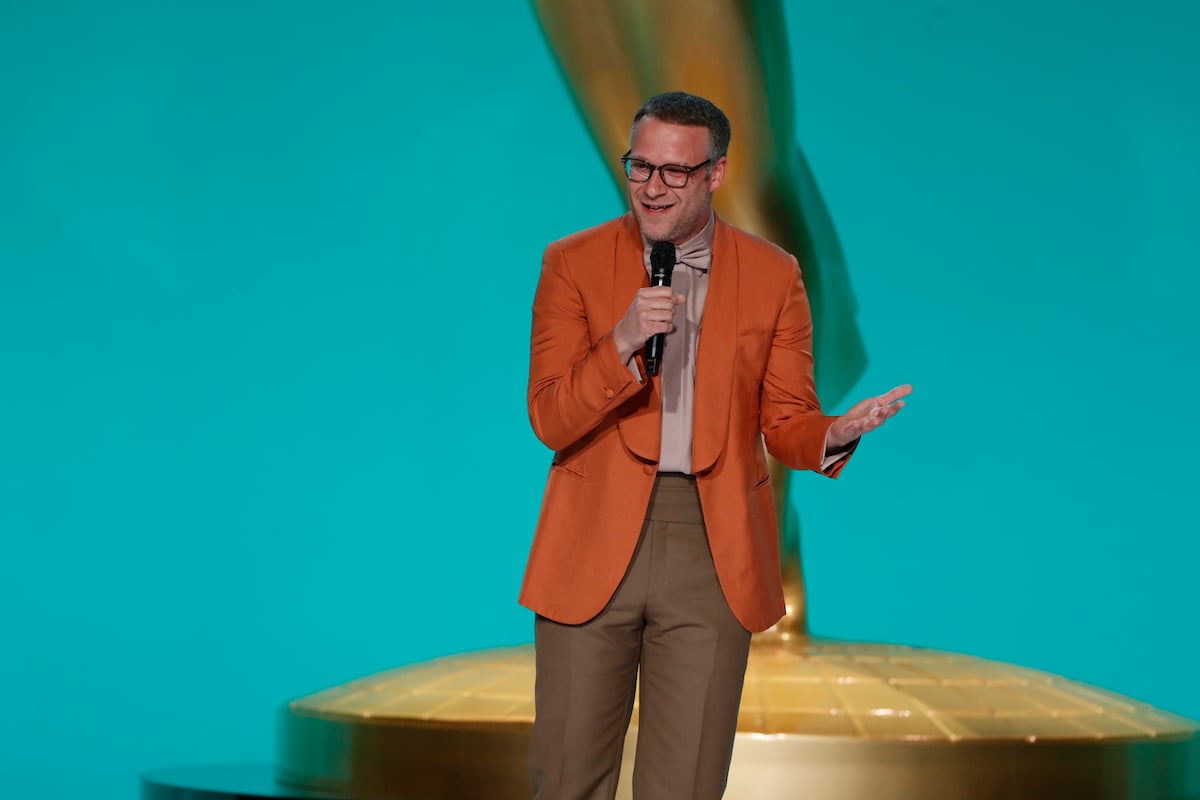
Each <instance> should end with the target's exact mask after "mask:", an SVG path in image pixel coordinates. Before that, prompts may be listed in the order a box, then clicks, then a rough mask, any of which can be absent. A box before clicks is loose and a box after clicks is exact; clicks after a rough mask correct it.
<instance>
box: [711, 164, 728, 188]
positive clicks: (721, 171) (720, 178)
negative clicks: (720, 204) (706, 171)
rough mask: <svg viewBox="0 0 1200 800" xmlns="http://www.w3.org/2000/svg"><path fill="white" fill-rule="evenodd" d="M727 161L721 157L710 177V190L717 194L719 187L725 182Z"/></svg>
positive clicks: (714, 165)
mask: <svg viewBox="0 0 1200 800" xmlns="http://www.w3.org/2000/svg"><path fill="white" fill-rule="evenodd" d="M726 161H727V159H726V158H725V156H721V157H720V158H718V159H717V163H715V164H713V166H712V174H711V175H709V177H708V190H709V191H710V192H715V191H716V190H717V187H718V186H720V185H721V184H722V183H724V182H725V163H726Z"/></svg>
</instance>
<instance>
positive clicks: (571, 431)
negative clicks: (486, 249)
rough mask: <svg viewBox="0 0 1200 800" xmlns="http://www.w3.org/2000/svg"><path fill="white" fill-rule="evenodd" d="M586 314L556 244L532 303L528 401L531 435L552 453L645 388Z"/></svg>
mask: <svg viewBox="0 0 1200 800" xmlns="http://www.w3.org/2000/svg"><path fill="white" fill-rule="evenodd" d="M586 309H587V304H586V303H585V297H584V290H583V288H582V287H581V285H580V283H579V282H578V281H576V280H575V278H574V276H573V275H572V274H571V269H570V266H569V264H568V257H567V252H566V250H565V249H564V247H563V246H562V244H561V243H559V242H555V243H554V244H551V245H550V246H549V247H547V248H546V252H545V254H544V255H543V256H542V273H541V277H540V278H539V279H538V287H537V293H536V295H535V296H534V300H533V331H532V334H531V335H530V339H529V391H528V396H527V400H528V404H529V421H530V423H531V424H532V425H533V431H534V433H535V434H537V437H538V438H539V439H541V440H542V442H543V443H544V444H545V445H546V446H547V447H549V448H551V449H552V450H562V449H564V448H566V447H569V446H570V445H572V444H574V443H575V442H577V441H578V440H579V439H580V438H582V437H583V436H585V435H587V434H588V433H589V432H591V431H592V430H593V429H594V428H595V427H596V426H597V425H599V424H600V423H601V422H602V421H603V420H604V418H605V417H607V416H608V415H609V414H610V413H612V412H613V411H614V410H615V409H616V408H618V407H619V406H620V405H621V404H622V403H624V402H625V401H626V400H628V399H629V398H630V397H632V396H633V395H635V394H637V393H638V392H639V391H641V390H642V389H644V388H645V384H643V383H640V382H639V381H638V379H637V378H636V377H635V376H634V373H633V371H631V370H630V369H629V367H628V366H626V365H625V364H623V363H622V362H621V357H620V356H619V355H618V354H617V346H616V344H615V343H614V342H613V338H612V331H606V332H603V333H599V334H597V333H596V332H595V331H593V330H592V328H591V325H590V322H591V321H590V320H589V319H588V315H587V310H586ZM593 337H595V342H594V343H593V341H592V340H593Z"/></svg>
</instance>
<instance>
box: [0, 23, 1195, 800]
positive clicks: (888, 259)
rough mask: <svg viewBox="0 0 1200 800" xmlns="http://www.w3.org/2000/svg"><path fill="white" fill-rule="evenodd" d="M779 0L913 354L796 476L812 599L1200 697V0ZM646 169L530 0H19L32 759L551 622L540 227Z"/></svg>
mask: <svg viewBox="0 0 1200 800" xmlns="http://www.w3.org/2000/svg"><path fill="white" fill-rule="evenodd" d="M786 11H787V24H788V29H789V30H788V35H789V38H790V42H791V47H792V59H793V62H794V72H795V85H796V95H797V96H796V109H797V130H798V137H799V140H800V143H801V144H802V146H803V147H804V150H805V153H806V154H807V157H808V159H809V161H810V163H811V164H812V167H813V170H814V172H815V173H816V176H817V179H818V180H819V182H820V184H821V187H822V188H823V190H824V192H825V196H826V199H827V201H828V204H829V208H830V211H831V213H832V214H833V218H834V220H835V222H836V224H837V227H838V230H839V233H840V235H841V237H842V242H843V245H844V248H845V252H846V257H847V261H848V263H849V270H850V276H851V280H852V282H853V285H854V287H855V291H856V293H857V296H858V300H859V323H860V325H861V327H862V330H863V333H864V337H865V340H866V343H867V349H868V353H869V357H870V365H869V368H868V370H867V373H866V375H865V376H864V377H863V379H862V380H861V382H860V383H859V386H858V389H857V390H856V392H855V393H856V394H859V395H863V394H869V393H876V392H879V391H883V390H885V389H888V388H890V387H891V386H893V385H896V384H898V383H902V382H911V383H912V384H914V386H915V387H916V392H915V394H914V396H913V399H912V402H911V404H910V406H909V408H907V409H905V411H904V412H903V414H901V416H900V417H899V418H898V419H897V420H895V422H894V424H889V425H888V427H887V428H886V429H885V430H883V431H881V432H879V433H878V434H875V435H873V436H872V437H871V440H870V441H869V442H867V443H866V444H864V446H863V447H862V449H861V450H860V452H859V454H858V455H857V456H856V458H855V462H854V463H853V464H852V466H851V467H850V469H848V470H847V471H846V473H845V474H844V476H843V477H842V478H841V479H840V480H838V481H837V482H831V481H827V480H825V479H822V478H818V477H816V476H802V477H801V478H800V479H798V480H796V481H795V482H794V483H793V497H792V502H794V503H796V504H797V505H798V506H799V508H800V514H801V518H802V520H803V525H804V534H803V552H804V559H805V567H806V572H807V576H808V586H809V590H810V601H811V621H812V626H813V629H814V630H815V632H817V633H819V634H823V635H829V636H835V637H839V638H853V639H865V640H876V641H889V642H902V643H909V644H917V645H923V646H928V647H935V648H942V649H948V650H957V651H962V652H966V653H971V654H975V655H980V656H985V657H989V658H995V659H1001V660H1004V661H1010V662H1015V663H1018V664H1023V665H1027V666H1031V667H1036V668H1040V669H1044V670H1049V671H1051V672H1055V673H1059V674H1062V675H1066V676H1068V677H1071V678H1075V679H1079V680H1083V681H1087V682H1090V683H1093V684H1097V685H1100V686H1103V687H1107V688H1109V689H1112V690H1115V691H1117V692H1121V693H1124V694H1128V695H1131V696H1133V697H1136V698H1138V699H1141V700H1145V701H1148V702H1150V703H1153V704H1155V705H1158V706H1160V707H1162V708H1165V709H1168V710H1170V711H1174V712H1177V713H1181V714H1184V715H1186V716H1189V717H1191V718H1193V719H1200V684H1198V682H1197V679H1196V665H1197V663H1198V661H1200V633H1198V631H1200V608H1198V607H1197V602H1196V599H1197V592H1196V588H1195V587H1196V581H1197V560H1198V558H1200V543H1198V539H1197V532H1198V531H1197V528H1198V527H1200V526H1198V525H1197V512H1196V489H1195V481H1196V478H1197V469H1196V458H1197V452H1198V450H1200V433H1198V432H1197V425H1196V401H1197V397H1198V396H1200V381H1198V380H1197V378H1196V369H1197V364H1196V362H1197V359H1196V353H1195V351H1196V345H1197V338H1198V337H1197V334H1196V323H1195V322H1194V321H1193V316H1192V314H1193V313H1194V305H1195V298H1196V296H1197V293H1198V292H1200V279H1198V278H1197V268H1198V267H1200V243H1198V237H1197V234H1196V228H1197V219H1198V218H1200V213H1198V212H1200V190H1198V187H1200V154H1198V153H1197V142H1200V97H1198V94H1200V91H1198V89H1197V86H1200V55H1198V52H1200V50H1198V49H1197V48H1196V47H1195V42H1196V40H1197V37H1198V36H1200V4H1197V3H1195V2H1192V0H1177V1H1175V2H1171V1H1170V0H1143V1H1142V2H1138V3H1132V2H1094V1H1093V2H1082V0H1057V1H1056V2H1047V0H1006V1H1005V2H1000V0H973V1H972V2H966V0H933V1H931V2H912V3H892V2H886V0H855V2H849V3H840V4H827V3H800V2H792V3H788V4H787V6H786ZM728 67H729V68H730V69H736V68H737V65H735V64H731V65H728ZM630 111H631V113H632V111H633V109H630ZM734 135H735V136H736V131H735V134H734ZM619 155H620V154H619V153H611V154H607V157H609V158H616V157H617V156H619ZM730 168H731V169H737V165H736V164H732V165H731V166H730ZM622 210H623V202H622V200H621V198H620V197H619V195H618V194H617V193H615V192H614V191H613V188H612V186H611V182H610V178H609V176H608V173H607V171H606V169H605V167H604V164H603V162H602V161H601V158H600V157H599V156H598V155H597V154H596V153H595V152H594V150H593V146H592V142H591V139H590V137H589V136H588V134H587V132H586V130H585V129H584V127H583V125H582V123H581V121H580V120H579V118H578V116H577V114H576V112H575V109H574V107H573V105H572V100H571V96H570V93H569V91H568V89H567V88H566V87H565V86H564V84H563V82H562V80H561V79H560V76H559V74H558V72H557V71H556V68H555V66H554V63H553V61H552V58H551V56H550V53H549V51H548V49H547V47H546V46H545V42H544V41H543V39H542V36H541V33H540V30H539V29H538V27H537V25H536V21H535V18H534V16H533V14H532V12H531V10H530V9H529V8H528V7H527V5H525V4H524V3H468V4H458V3H440V4H435V3H430V4H427V5H422V6H418V5H417V4H415V3H414V4H400V3H386V2H373V3H372V2H350V3H318V2H288V3H283V2H279V3H268V2H211V1H209V2H173V3H172V2H163V3H133V2H116V0H113V1H111V2H104V3H91V2H84V1H83V0H75V1H73V0H46V1H45V2H39V3H15V2H7V3H4V4H3V6H2V10H0V454H2V455H0V536H2V549H0V607H2V608H3V635H2V637H0V648H2V649H3V655H2V656H0V681H2V682H0V691H2V692H3V695H4V698H5V699H4V703H3V711H2V712H0V715H2V716H0V719H2V720H3V721H2V728H0V737H2V739H0V796H4V797H22V798H63V800H65V799H66V798H77V797H97V798H104V799H107V798H112V799H113V800H116V799H117V798H127V797H133V796H135V795H136V792H137V776H138V774H139V772H141V771H142V770H144V769H148V768H156V767H166V766H176V765H199V764H209V763H221V762H244V761H266V760H269V759H270V758H271V756H272V746H273V721H274V713H275V710H276V708H277V707H278V706H279V705H280V704H281V703H283V702H284V701H286V700H288V699H290V698H294V697H297V696H301V695H304V694H306V693H309V692H312V691H315V690H317V689H321V688H324V687H328V686H331V685H335V684H339V683H342V682H345V681H348V680H350V679H353V678H355V677H359V676H362V675H366V674H368V673H372V672H375V671H379V670H383V669H387V668H390V667H394V666H398V665H402V664H406V663H410V662H415V661H420V660H424V659H428V658H433V657H435V656H439V655H444V654H449V653H454V652H458V651H464V650H471V649H476V648H481V647H488V646H495V645H508V644H514V643H520V642H525V641H529V640H530V639H531V638H532V630H531V629H532V625H531V618H530V614H529V613H528V612H526V611H525V610H523V609H521V608H520V607H518V606H517V604H516V595H517V590H518V587H519V583H520V579H521V572H522V568H523V564H524V559H525V555H526V552H527V548H528V546H529V541H530V537H531V533H532V530H533V526H534V522H535V519H536V515H537V510H538V503H539V500H540V494H541V488H542V482H543V480H544V477H545V474H546V470H547V467H548V464H549V461H550V454H549V453H548V452H547V451H546V450H545V449H544V448H543V447H542V446H541V445H540V443H538V442H537V440H536V439H535V438H534V437H533V435H532V433H531V432H530V430H529V428H528V424H527V420H526V413H525V405H524V395H525V373H526V367H527V352H528V351H527V345H528V341H527V337H528V325H529V310H530V302H531V298H532V293H533V289H534V285H535V281H536V277H537V272H538V267H539V259H540V255H541V250H542V248H543V247H544V246H545V244H546V243H547V242H549V241H551V240H552V239H555V238H557V237H559V236H562V235H565V234H567V233H569V232H571V231H573V230H576V229H579V228H581V227H584V226H587V225H590V224H593V223H596V222H599V221H602V220H604V219H607V218H609V217H612V216H615V215H617V214H619V213H621V211H622Z"/></svg>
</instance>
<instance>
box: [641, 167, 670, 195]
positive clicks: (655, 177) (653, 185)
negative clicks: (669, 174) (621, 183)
mask: <svg viewBox="0 0 1200 800" xmlns="http://www.w3.org/2000/svg"><path fill="white" fill-rule="evenodd" d="M643 186H645V187H646V188H645V193H646V194H647V195H649V196H650V197H662V196H663V195H664V194H666V193H667V189H668V188H669V187H668V186H667V185H666V184H665V183H663V180H662V173H661V172H660V171H659V170H657V169H656V170H654V172H651V173H650V180H648V181H646V182H645V183H644V184H643Z"/></svg>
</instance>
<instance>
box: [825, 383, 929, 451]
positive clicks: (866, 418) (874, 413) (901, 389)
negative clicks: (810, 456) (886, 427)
mask: <svg viewBox="0 0 1200 800" xmlns="http://www.w3.org/2000/svg"><path fill="white" fill-rule="evenodd" d="M910 394H912V386H910V385H909V384H907V383H906V384H904V385H903V386H897V387H896V388H895V389H892V390H891V391H890V392H888V393H887V394H881V395H878V396H876V397H868V398H867V399H866V400H863V401H861V402H859V403H855V404H854V406H853V407H852V408H851V409H850V410H849V411H847V412H846V413H845V414H843V415H842V416H840V417H838V418H837V421H836V422H834V423H833V425H832V426H831V427H830V428H829V433H828V435H826V437H825V448H826V453H834V452H837V451H838V450H842V449H844V448H845V447H846V446H847V445H849V444H850V443H851V442H853V441H854V440H855V439H857V438H859V437H860V436H862V435H863V434H864V433H869V432H870V431H873V430H875V429H876V428H878V427H879V426H880V425H882V424H883V423H885V422H887V421H888V420H889V419H891V418H892V417H894V416H896V414H897V413H898V412H899V411H900V409H902V408H904V400H902V399H901V398H904V397H908V395H910Z"/></svg>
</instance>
